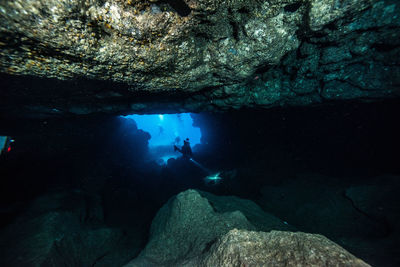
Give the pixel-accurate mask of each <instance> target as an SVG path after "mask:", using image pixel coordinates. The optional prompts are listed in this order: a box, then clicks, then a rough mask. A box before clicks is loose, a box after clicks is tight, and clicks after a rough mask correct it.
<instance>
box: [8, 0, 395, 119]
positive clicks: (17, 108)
mask: <svg viewBox="0 0 400 267" xmlns="http://www.w3.org/2000/svg"><path fill="white" fill-rule="evenodd" d="M399 12H400V9H399V5H398V3H396V1H392V0H382V1H378V0H345V1H341V2H340V3H339V2H337V1H333V0H304V1H297V0H284V1H283V0H274V1H257V0H247V1H243V0H231V1H222V0H194V1H186V0H180V1H157V0H143V1H130V0H126V1H120V0H107V1H100V0H92V1H77V0H72V1H70V0H68V1H67V0H63V1H55V0H34V1H29V3H28V2H26V1H23V0H16V1H3V2H2V3H1V4H0V47H1V51H0V72H2V73H4V74H3V75H1V77H0V81H1V83H2V84H4V86H3V90H1V92H0V94H1V95H0V96H1V97H0V101H1V102H0V104H1V105H2V110H1V112H2V113H4V114H6V115H8V116H10V115H16V114H19V113H21V111H26V112H28V111H29V112H30V113H33V114H36V115H42V116H50V115H52V116H66V115H73V114H79V115H82V114H89V113H98V112H107V113H121V112H158V110H163V111H175V112H176V111H200V110H226V109H237V108H240V107H264V108H267V107H271V106H277V105H309V104H312V103H319V102H321V101H325V100H337V99H358V98H371V99H376V98H385V97H393V96H398V95H399V84H400V67H399V65H400V63H399V58H400V57H399V54H400V53H399V51H400V50H399V49H400V48H399V46H400V43H399V41H398V40H400V31H399V27H400V17H399V16H397V14H399ZM49 78H50V79H49ZM60 81H62V82H60ZM103 81H107V83H104V82H103ZM166 93H167V94H166ZM21 108H23V109H22V110H21Z"/></svg>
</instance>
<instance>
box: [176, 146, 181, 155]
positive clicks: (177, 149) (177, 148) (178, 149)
mask: <svg viewBox="0 0 400 267" xmlns="http://www.w3.org/2000/svg"><path fill="white" fill-rule="evenodd" d="M174 150H175V151H179V152H181V153H182V149H180V148H179V147H177V146H174ZM182 154H183V153H182Z"/></svg>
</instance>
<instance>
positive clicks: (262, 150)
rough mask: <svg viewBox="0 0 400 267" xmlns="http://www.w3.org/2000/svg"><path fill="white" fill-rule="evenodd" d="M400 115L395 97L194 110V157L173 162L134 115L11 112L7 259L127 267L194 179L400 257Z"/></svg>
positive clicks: (9, 262) (5, 129)
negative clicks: (151, 143)
mask: <svg viewBox="0 0 400 267" xmlns="http://www.w3.org/2000/svg"><path fill="white" fill-rule="evenodd" d="M397 114H400V105H399V102H398V101H385V102H376V103H364V104H360V103H350V102H349V103H341V104H332V105H325V106H320V107H312V108H310V107H308V108H290V109H288V108H287V109H272V110H263V111H245V110H242V111H238V112H231V113H225V114H196V115H194V116H193V117H194V125H195V126H198V127H200V128H201V131H202V144H201V145H198V146H197V147H196V149H195V150H194V151H196V152H195V153H194V155H193V160H189V159H184V158H178V159H170V160H169V161H168V164H167V165H164V166H160V165H158V164H156V162H152V161H149V160H148V152H149V151H148V146H147V144H148V140H149V138H150V136H149V134H148V133H146V132H144V131H142V130H140V129H138V128H137V126H136V123H135V122H134V121H132V120H126V119H122V118H116V117H100V116H98V117H82V118H80V119H64V120H63V119H46V120H3V121H2V123H1V125H0V135H7V136H11V137H13V138H14V139H15V142H14V143H13V144H12V149H11V151H10V152H8V153H3V154H2V155H1V158H0V177H1V179H0V183H1V184H0V190H1V191H0V215H1V227H2V230H1V231H0V248H1V249H0V250H1V251H2V253H4V255H0V259H1V263H0V265H2V266H31V265H32V264H33V263H36V264H37V263H42V264H45V265H46V264H47V265H46V266H60V265H63V264H64V265H65V264H66V265H68V264H71V262H70V261H69V260H72V259H73V260H74V262H78V263H79V264H80V265H81V266H91V265H93V264H97V263H99V264H101V265H102V266H122V265H123V264H126V263H127V262H128V261H129V260H131V259H132V258H134V257H136V256H137V255H138V253H139V252H140V251H141V250H142V249H143V247H144V246H145V244H146V242H147V240H148V233H149V228H150V224H151V222H152V220H153V218H154V216H155V214H156V213H157V211H158V210H159V209H160V208H161V207H162V206H163V205H164V204H165V203H166V202H167V201H168V199H169V198H170V197H172V196H173V195H175V194H177V193H179V192H182V191H184V190H186V189H189V188H194V189H200V190H202V191H205V192H210V193H213V194H216V195H234V196H239V197H242V198H246V199H250V200H253V201H254V202H256V203H257V204H258V205H259V206H260V207H261V208H263V209H264V211H266V212H269V213H271V214H273V215H275V216H276V217H278V218H280V219H281V220H283V221H285V223H286V224H287V225H289V226H290V227H293V228H295V229H298V230H300V231H304V232H310V233H320V234H322V235H325V236H327V237H328V238H330V239H331V240H333V241H334V242H336V243H338V244H340V245H341V246H343V247H344V248H346V249H348V250H349V251H350V252H352V253H353V254H355V255H356V256H357V257H360V258H361V259H363V260H365V261H367V262H368V263H370V264H372V265H376V266H397V265H398V264H399V262H400V259H399V257H398V255H400V252H399V249H398V248H399V244H400V243H399V240H400V238H399V220H400V217H399V215H398V214H400V212H399V211H400V199H399V196H400V165H399V164H398V156H397V155H398V153H399V151H400V138H399V136H400V129H399V128H398V127H397V123H398V118H397ZM181 138H182V139H184V138H185V137H184V136H182V137H181ZM164 149H165V148H164ZM171 150H173V147H172V146H171ZM216 174H218V175H217V176H215V175H216ZM207 176H212V177H219V178H220V179H215V180H212V179H211V180H210V179H209V180H207V179H206V177H207ZM214 209H215V208H214ZM17 233H18V234H17ZM66 236H67V237H68V238H67V237H66ZM78 243H79V244H81V245H79V247H77V248H76V249H72V248H73V247H74V246H75V245H74V244H78ZM93 243H96V244H98V247H97V248H96V250H97V251H98V252H99V253H100V252H101V253H100V254H98V253H97V254H93V253H94V252H93V253H92V251H93V250H90V251H87V248H88V247H90V246H89V245H88V244H93ZM80 246H82V247H80ZM76 250H79V251H81V252H79V253H78V252H77V251H76ZM65 251H68V253H67V254H63V253H65ZM103 252H104V253H103ZM85 253H86V254H85ZM38 255H41V256H40V257H38ZM67 259H68V260H67Z"/></svg>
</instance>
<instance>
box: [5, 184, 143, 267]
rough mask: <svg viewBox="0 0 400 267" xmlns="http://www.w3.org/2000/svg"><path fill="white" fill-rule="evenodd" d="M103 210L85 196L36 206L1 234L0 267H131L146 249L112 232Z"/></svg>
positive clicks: (60, 196) (49, 198)
mask: <svg viewBox="0 0 400 267" xmlns="http://www.w3.org/2000/svg"><path fill="white" fill-rule="evenodd" d="M100 204H101V203H100V201H99V198H98V197H96V196H94V195H90V194H86V193H83V192H80V191H74V192H61V193H51V194H48V195H44V196H41V197H39V198H37V199H35V200H33V201H32V203H31V205H30V206H29V207H28V208H27V209H26V210H25V211H24V212H23V213H22V214H21V215H20V216H18V217H17V218H16V220H15V222H14V223H12V224H10V225H9V226H7V227H6V228H5V229H3V230H2V231H1V232H0V251H1V252H0V253H1V255H0V265H1V266H93V265H96V266H115V265H117V266H118V265H123V264H124V263H126V262H128V261H129V260H130V259H132V258H133V257H134V256H136V254H137V253H138V252H139V247H140V245H141V244H138V242H136V241H135V240H133V238H132V236H130V235H129V233H126V232H125V231H123V230H122V229H116V228H109V227H107V226H106V225H105V224H104V218H103V210H102V207H101V205H100ZM139 243H140V242H139Z"/></svg>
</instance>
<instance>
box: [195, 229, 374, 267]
mask: <svg viewBox="0 0 400 267" xmlns="http://www.w3.org/2000/svg"><path fill="white" fill-rule="evenodd" d="M187 266H249V267H250V266H354V267H355V266H359V267H361V266H365V267H366V266H370V265H368V264H366V263H365V262H363V261H362V260H360V259H358V258H356V257H354V256H353V255H352V254H350V253H349V252H347V251H346V250H344V249H343V248H342V247H340V246H339V245H337V244H335V243H333V242H332V241H330V240H329V239H327V238H326V237H324V236H321V235H315V234H306V233H301V232H297V233H291V232H280V231H271V232H269V233H264V232H251V231H246V230H237V229H234V230H231V231H229V232H228V233H227V234H226V235H224V236H223V237H221V238H220V239H219V240H218V241H217V242H216V243H215V244H214V245H213V246H212V247H211V248H210V251H209V252H207V254H205V255H204V256H203V257H202V258H201V259H200V260H199V261H198V263H196V264H195V265H187Z"/></svg>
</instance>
